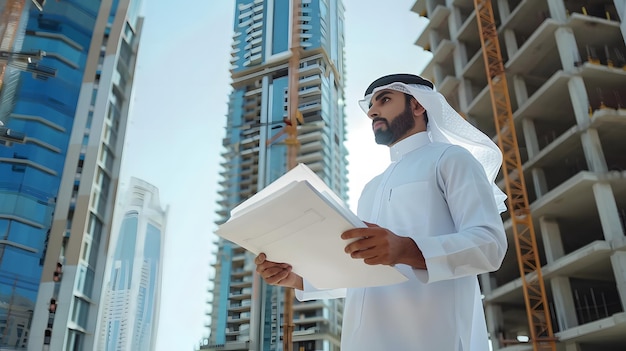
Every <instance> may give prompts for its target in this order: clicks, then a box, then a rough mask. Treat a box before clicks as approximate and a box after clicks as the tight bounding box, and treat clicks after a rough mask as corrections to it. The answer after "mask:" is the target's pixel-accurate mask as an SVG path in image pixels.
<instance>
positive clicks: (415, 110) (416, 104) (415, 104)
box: [411, 98, 426, 117]
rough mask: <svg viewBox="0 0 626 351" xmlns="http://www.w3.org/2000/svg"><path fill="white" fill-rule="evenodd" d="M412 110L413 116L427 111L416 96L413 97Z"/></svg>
mask: <svg viewBox="0 0 626 351" xmlns="http://www.w3.org/2000/svg"><path fill="white" fill-rule="evenodd" d="M411 110H412V111H413V117H418V116H420V115H423V114H424V112H426V109H425V108H424V106H422V105H420V103H419V102H417V100H415V98H411Z"/></svg>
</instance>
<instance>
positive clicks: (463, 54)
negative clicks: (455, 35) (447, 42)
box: [452, 42, 468, 76]
mask: <svg viewBox="0 0 626 351" xmlns="http://www.w3.org/2000/svg"><path fill="white" fill-rule="evenodd" d="M455 44H456V48H455V49H454V52H453V54H452V60H453V61H454V72H455V73H456V75H457V76H460V75H461V74H460V73H459V72H463V69H464V67H465V65H467V60H468V59H467V48H466V46H465V44H464V43H461V42H456V43H455Z"/></svg>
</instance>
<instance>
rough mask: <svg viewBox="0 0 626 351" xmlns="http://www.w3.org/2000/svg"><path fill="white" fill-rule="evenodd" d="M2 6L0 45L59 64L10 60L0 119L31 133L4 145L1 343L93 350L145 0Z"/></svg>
mask: <svg viewBox="0 0 626 351" xmlns="http://www.w3.org/2000/svg"><path fill="white" fill-rule="evenodd" d="M35 3H37V4H40V5H41V4H44V3H45V5H44V6H43V9H42V10H39V9H37V8H36V7H35V6H33V5H34V4H35ZM0 5H4V6H0V9H2V10H1V11H3V12H2V16H3V17H2V19H3V21H4V20H6V19H7V18H10V19H11V21H12V22H11V23H10V25H8V26H7V27H6V28H3V31H2V33H3V34H2V35H3V36H4V37H3V39H7V38H8V39H10V40H7V42H11V47H9V48H5V47H3V48H2V50H7V51H9V52H11V53H14V54H12V55H9V56H11V57H12V58H15V59H18V58H19V55H18V54H19V53H24V52H27V53H33V52H39V51H42V52H44V53H45V55H43V57H41V58H40V60H39V62H37V65H39V66H38V67H39V68H41V67H45V68H46V70H44V71H45V72H50V71H55V73H56V74H55V75H54V76H51V75H48V74H33V73H32V69H33V68H36V67H33V65H32V64H31V63H29V62H28V61H25V62H22V64H21V65H19V64H17V62H12V61H10V62H9V65H8V66H7V70H6V71H5V75H4V83H5V84H3V86H2V91H1V92H0V94H1V95H0V101H2V107H1V108H0V110H1V112H2V115H0V120H2V122H3V124H4V127H5V128H10V129H11V130H12V131H15V132H19V133H23V136H24V140H23V143H12V145H7V144H6V143H3V144H0V235H1V238H2V240H1V241H0V301H1V303H0V349H3V350H4V349H11V350H25V349H28V350H38V351H39V350H93V349H94V347H93V341H94V335H95V331H96V321H97V313H98V305H99V303H100V292H101V290H102V289H101V288H102V287H101V282H102V278H103V274H104V267H105V258H106V250H107V244H108V240H109V232H110V228H111V222H112V213H113V206H114V203H115V194H116V188H117V183H118V174H119V170H120V161H121V155H122V147H123V145H124V136H125V130H126V121H127V115H128V110H129V105H130V97H131V90H132V89H131V88H132V83H133V75H134V73H133V72H134V69H135V58H136V55H137V49H138V44H139V38H140V33H141V27H142V19H141V18H140V17H138V10H139V6H140V2H139V1H134V0H80V1H78V0H64V1H47V2H45V1H36V2H33V1H30V0H28V1H26V0H2V1H0ZM16 9H19V11H18V10H16ZM6 23H7V22H3V25H4V24H6ZM7 28H8V29H10V31H7V30H4V29H7ZM9 32H10V33H9ZM4 42H5V40H3V43H4ZM16 55H17V56H16ZM12 58H10V59H9V60H11V59H12ZM3 67H4V65H3Z"/></svg>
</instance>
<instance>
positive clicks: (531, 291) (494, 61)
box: [474, 0, 556, 351]
mask: <svg viewBox="0 0 626 351" xmlns="http://www.w3.org/2000/svg"><path fill="white" fill-rule="evenodd" d="M474 6H475V8H476V16H477V20H478V29H479V33H480V40H481V47H482V50H483V58H484V60H485V69H486V71H487V80H488V84H489V91H490V94H491V102H492V106H493V114H494V119H495V125H496V130H497V133H498V146H499V147H500V149H501V150H502V154H503V163H502V173H503V175H504V180H505V185H506V193H507V196H508V203H509V213H510V215H511V221H512V226H513V235H514V239H515V249H516V253H517V260H518V265H519V271H520V276H521V279H522V287H523V292H524V300H525V304H526V315H527V318H528V324H529V329H530V341H531V342H532V344H533V350H534V351H556V339H555V337H554V334H553V332H552V323H551V320H550V313H549V309H548V304H547V298H546V291H545V287H544V282H543V276H542V274H541V262H540V260H539V254H538V250H537V240H536V237H535V231H534V228H533V220H532V216H531V213H530V206H529V204H528V193H527V191H526V183H525V181H524V173H523V169H522V161H521V158H520V153H519V147H518V143H517V136H516V134H515V123H514V120H513V113H512V112H511V100H510V97H509V92H508V86H507V81H506V74H505V72H504V64H503V62H502V54H501V51H500V45H499V43H498V32H497V28H496V23H495V19H494V15H493V8H492V6H491V1H490V0H474Z"/></svg>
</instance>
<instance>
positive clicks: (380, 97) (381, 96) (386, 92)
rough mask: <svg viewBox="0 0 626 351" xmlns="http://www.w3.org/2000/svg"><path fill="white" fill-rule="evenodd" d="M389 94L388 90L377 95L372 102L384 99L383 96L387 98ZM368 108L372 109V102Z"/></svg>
mask: <svg viewBox="0 0 626 351" xmlns="http://www.w3.org/2000/svg"><path fill="white" fill-rule="evenodd" d="M389 94H391V92H390V91H389V90H384V91H383V92H381V93H380V94H378V96H376V97H375V98H374V100H376V101H378V100H380V99H382V98H383V97H385V96H387V95H389ZM369 107H370V108H372V100H370V106H369Z"/></svg>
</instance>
